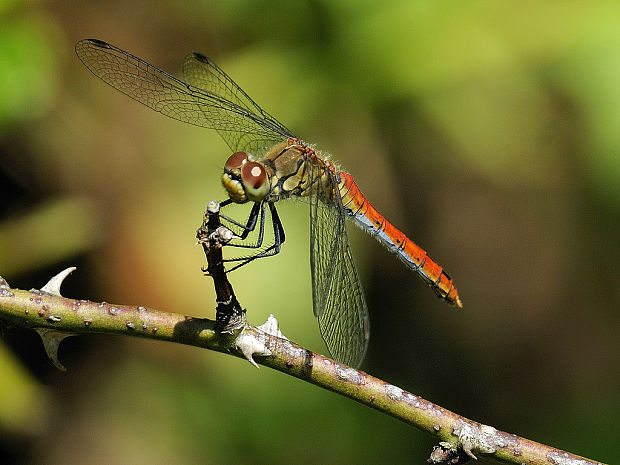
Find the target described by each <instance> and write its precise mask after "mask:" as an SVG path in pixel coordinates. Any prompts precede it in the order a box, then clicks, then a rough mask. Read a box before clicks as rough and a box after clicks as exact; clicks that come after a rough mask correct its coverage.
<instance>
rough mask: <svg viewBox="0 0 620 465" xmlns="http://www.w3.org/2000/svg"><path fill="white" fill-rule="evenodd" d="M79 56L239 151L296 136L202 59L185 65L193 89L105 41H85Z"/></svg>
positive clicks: (135, 94)
mask: <svg viewBox="0 0 620 465" xmlns="http://www.w3.org/2000/svg"><path fill="white" fill-rule="evenodd" d="M75 51H76V53H77V56H78V57H79V59H80V60H81V61H82V63H84V65H86V67H87V68H88V69H89V70H90V71H91V72H92V73H93V74H94V75H95V76H97V77H98V78H100V79H101V80H103V81H104V82H106V83H107V84H109V85H110V86H112V87H114V88H115V89H117V90H119V91H121V92H123V93H124V94H126V95H127V96H129V97H131V98H133V99H134V100H137V101H138V102H140V103H142V104H144V105H146V106H147V107H149V108H152V109H153V110H155V111H158V112H159V113H162V114H163V115H166V116H169V117H170V118H173V119H176V120H179V121H183V122H185V123H189V124H193V125H195V126H201V127H204V128H210V129H215V130H216V131H217V132H218V133H219V134H220V136H221V137H222V138H223V139H224V141H225V142H226V143H227V144H228V146H229V147H230V148H231V149H232V150H233V151H237V150H244V151H247V152H253V153H257V152H259V151H263V150H265V149H267V148H270V147H271V146H273V145H275V144H276V143H278V142H281V141H283V140H286V139H287V138H289V137H293V134H292V133H291V132H290V131H289V130H288V129H287V128H286V127H285V126H284V125H282V124H280V123H279V122H277V121H276V120H275V119H274V118H273V117H271V116H270V115H269V114H268V113H266V112H265V111H263V110H262V109H261V108H260V107H259V106H258V105H257V104H256V103H254V102H253V101H252V100H251V99H250V98H249V97H248V96H247V95H246V94H245V93H244V92H243V91H242V90H241V89H240V88H239V86H237V85H236V84H235V83H234V81H233V80H232V79H230V78H229V77H228V76H227V75H226V74H225V73H224V72H223V71H221V70H220V69H219V68H217V66H215V65H214V64H213V63H212V62H211V61H210V60H208V59H207V58H206V57H203V56H202V55H200V54H190V55H188V57H187V58H186V60H185V63H186V64H185V65H184V67H185V68H187V71H186V73H187V75H188V76H189V77H190V78H192V79H193V80H194V83H195V84H194V85H192V83H189V84H188V83H186V82H183V81H181V80H180V79H177V78H175V77H174V76H172V75H170V74H168V73H166V72H165V71H162V70H161V69H159V68H157V67H155V66H153V65H150V64H148V63H147V62H145V61H144V60H141V59H140V58H138V57H135V56H133V55H131V54H130V53H127V52H125V51H124V50H121V49H120V48H117V47H115V46H114V45H111V44H108V43H106V42H102V41H100V40H96V39H84V40H81V41H79V42H78V43H77V44H76V46H75ZM202 86H204V87H202Z"/></svg>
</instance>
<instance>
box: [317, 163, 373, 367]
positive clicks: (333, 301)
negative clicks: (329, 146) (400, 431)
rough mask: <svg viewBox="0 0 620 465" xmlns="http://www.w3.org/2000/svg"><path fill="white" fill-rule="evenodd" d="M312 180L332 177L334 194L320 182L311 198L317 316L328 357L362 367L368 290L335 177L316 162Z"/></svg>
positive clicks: (366, 342)
mask: <svg viewBox="0 0 620 465" xmlns="http://www.w3.org/2000/svg"><path fill="white" fill-rule="evenodd" d="M308 163H309V164H312V165H313V167H312V171H313V173H312V174H313V175H314V177H313V179H320V176H321V175H324V176H326V177H327V178H328V179H329V182H328V185H331V187H330V188H329V189H331V192H321V190H322V189H323V190H325V189H324V188H322V187H321V186H320V185H319V182H318V181H316V182H314V183H312V184H311V187H310V188H311V190H312V194H311V198H310V265H311V272H312V283H313V286H312V289H313V296H312V297H313V303H314V314H315V316H316V317H317V318H318V320H319V329H320V331H321V336H322V337H323V340H324V341H325V344H326V345H327V348H328V350H329V353H330V354H331V355H332V357H334V358H335V359H336V360H338V361H339V362H343V363H346V364H347V365H350V366H353V367H358V366H359V365H360V364H361V363H362V361H363V359H364V355H365V354H366V348H367V347H368V339H369V336H370V328H369V321H368V308H367V306H366V300H365V299H364V292H363V289H362V286H361V282H360V279H359V276H358V273H357V268H356V266H355V262H354V260H353V256H352V254H351V247H350V246H349V238H348V235H347V229H346V224H345V222H346V217H345V212H344V209H343V208H342V200H341V198H340V195H338V194H337V192H338V185H337V182H336V179H335V177H334V174H333V173H332V172H330V171H327V172H325V167H324V165H323V166H321V165H322V164H320V163H318V162H317V163H312V161H308Z"/></svg>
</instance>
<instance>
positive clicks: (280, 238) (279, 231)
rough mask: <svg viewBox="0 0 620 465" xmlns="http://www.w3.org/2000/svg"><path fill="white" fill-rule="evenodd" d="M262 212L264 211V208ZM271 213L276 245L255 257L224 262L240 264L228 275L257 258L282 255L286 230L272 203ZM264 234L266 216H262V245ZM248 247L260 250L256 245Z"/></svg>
mask: <svg viewBox="0 0 620 465" xmlns="http://www.w3.org/2000/svg"><path fill="white" fill-rule="evenodd" d="M262 210H264V206H262ZM269 211H270V212H271V222H272V226H273V238H274V243H273V244H272V245H270V246H269V247H266V248H264V249H263V250H261V251H259V252H257V253H255V254H253V255H250V256H247V257H239V258H231V259H226V260H224V262H229V263H233V262H239V263H237V264H236V265H235V266H233V267H232V268H231V269H229V270H227V271H226V272H227V273H230V272H231V271H234V270H236V269H237V268H240V267H242V266H243V265H246V264H247V263H250V262H251V261H254V260H256V259H257V258H265V257H272V256H274V255H277V254H279V253H280V250H281V248H282V244H283V243H284V240H285V235H284V228H283V227H282V222H281V221H280V217H279V215H278V211H277V210H276V206H275V205H274V204H273V203H271V202H270V203H269ZM263 232H264V215H263V214H261V225H260V228H259V235H260V238H259V241H260V243H261V244H262V241H263V237H262V236H263ZM257 242H258V241H257ZM229 245H231V244H229ZM235 245H236V246H240V245H239V244H235ZM247 247H254V248H260V246H256V245H254V246H247Z"/></svg>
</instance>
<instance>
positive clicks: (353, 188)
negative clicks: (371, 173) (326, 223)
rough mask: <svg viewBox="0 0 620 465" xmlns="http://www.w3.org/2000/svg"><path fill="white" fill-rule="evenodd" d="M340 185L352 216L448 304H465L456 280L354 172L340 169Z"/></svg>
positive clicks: (343, 202) (341, 192) (346, 206)
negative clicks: (382, 209) (377, 203)
mask: <svg viewBox="0 0 620 465" xmlns="http://www.w3.org/2000/svg"><path fill="white" fill-rule="evenodd" d="M338 175H339V177H340V182H339V184H338V188H339V191H340V197H341V198H342V205H343V206H344V208H345V210H346V211H347V213H348V214H349V215H350V218H351V219H352V220H353V221H354V222H355V223H356V224H357V225H358V226H360V227H362V228H363V229H365V230H366V231H368V232H369V233H370V234H372V235H373V236H375V237H376V238H377V240H379V242H381V243H382V244H383V245H385V246H386V247H387V248H388V249H390V250H391V251H392V252H394V253H395V254H396V255H398V257H399V258H400V259H401V260H402V261H403V262H404V263H405V264H406V265H407V266H408V267H409V268H411V269H412V270H414V271H415V272H417V273H418V275H419V276H420V278H422V280H423V281H424V282H425V283H426V284H428V285H429V286H430V287H431V288H432V289H433V291H435V294H437V296H439V297H440V298H442V299H445V300H446V301H448V303H450V304H453V305H456V306H458V307H462V306H463V305H462V304H461V299H460V298H459V296H458V292H457V290H456V287H454V284H453V283H452V279H451V278H450V277H449V276H448V274H447V273H446V272H444V271H443V269H442V267H441V266H439V265H438V264H437V263H435V262H434V261H433V260H432V259H431V258H430V257H429V256H428V255H426V252H425V251H424V250H423V249H422V248H420V247H418V246H417V245H416V244H414V243H413V241H411V240H410V239H409V238H408V237H407V236H405V234H404V233H403V232H401V231H400V230H399V229H398V228H396V227H395V226H394V225H393V224H392V223H390V222H389V221H388V220H386V219H385V218H384V217H383V215H381V213H379V212H378V211H377V210H376V209H375V207H373V206H372V205H371V204H370V202H369V201H368V200H366V198H365V197H364V195H363V194H362V193H361V191H360V190H359V188H358V187H357V184H356V183H355V181H353V178H352V176H351V175H350V174H347V173H345V172H342V171H340V172H339V173H338Z"/></svg>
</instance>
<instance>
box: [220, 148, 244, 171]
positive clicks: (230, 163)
mask: <svg viewBox="0 0 620 465" xmlns="http://www.w3.org/2000/svg"><path fill="white" fill-rule="evenodd" d="M247 160H248V154H247V153H245V152H235V153H233V154H232V155H231V156H230V157H228V160H226V164H225V165H224V170H225V171H226V172H231V171H233V170H239V169H241V167H242V166H243V164H244V163H245V162H246V161H247Z"/></svg>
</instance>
